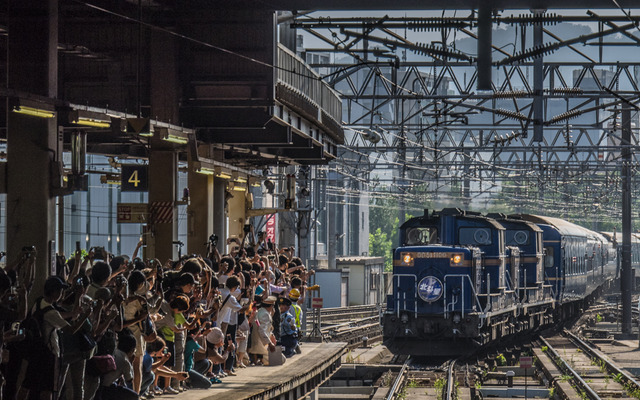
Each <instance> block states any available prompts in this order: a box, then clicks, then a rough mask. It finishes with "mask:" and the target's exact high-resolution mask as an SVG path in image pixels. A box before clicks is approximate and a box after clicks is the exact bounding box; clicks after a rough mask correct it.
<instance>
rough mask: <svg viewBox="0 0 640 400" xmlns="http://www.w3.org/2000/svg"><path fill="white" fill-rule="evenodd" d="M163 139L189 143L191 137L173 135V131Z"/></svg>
mask: <svg viewBox="0 0 640 400" xmlns="http://www.w3.org/2000/svg"><path fill="white" fill-rule="evenodd" d="M162 140H164V141H167V142H171V143H177V144H187V143H189V139H187V138H186V137H182V136H178V135H173V134H171V133H169V134H168V135H167V136H166V137H164V138H162Z"/></svg>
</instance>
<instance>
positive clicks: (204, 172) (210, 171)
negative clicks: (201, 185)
mask: <svg viewBox="0 0 640 400" xmlns="http://www.w3.org/2000/svg"><path fill="white" fill-rule="evenodd" d="M196 172H197V173H199V174H202V175H215V173H216V171H214V170H213V169H211V168H207V167H200V168H198V169H196Z"/></svg>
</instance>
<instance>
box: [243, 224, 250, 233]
mask: <svg viewBox="0 0 640 400" xmlns="http://www.w3.org/2000/svg"><path fill="white" fill-rule="evenodd" d="M242 230H243V231H244V233H249V232H251V225H249V224H246V225H245V226H244V227H243V228H242Z"/></svg>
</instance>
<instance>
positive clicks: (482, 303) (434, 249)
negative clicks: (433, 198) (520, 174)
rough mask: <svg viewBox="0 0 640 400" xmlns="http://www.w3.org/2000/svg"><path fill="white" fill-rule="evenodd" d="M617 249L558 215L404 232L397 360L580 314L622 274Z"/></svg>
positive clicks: (454, 215) (456, 219)
mask: <svg viewBox="0 0 640 400" xmlns="http://www.w3.org/2000/svg"><path fill="white" fill-rule="evenodd" d="M612 248H613V244H612V242H611V241H609V240H607V238H606V237H605V236H603V235H601V234H599V233H597V232H593V231H590V230H588V229H585V228H582V227H579V226H577V225H574V224H572V223H570V222H567V221H564V220H561V219H557V218H549V217H541V216H534V215H511V216H507V215H504V214H490V215H487V216H483V215H481V214H480V213H474V212H469V211H462V210H460V209H456V208H454V209H443V210H442V211H439V212H435V211H434V212H432V213H431V214H429V212H428V211H425V214H424V215H423V216H420V217H415V218H411V219H409V220H408V221H406V222H405V223H404V224H403V225H402V226H401V227H400V246H399V247H398V248H397V249H395V251H394V255H393V291H392V294H391V295H389V296H388V298H387V309H386V311H385V313H384V314H383V334H384V341H385V344H386V345H387V347H389V348H390V349H391V351H393V352H395V353H398V354H413V355H455V354H464V353H466V352H468V351H470V350H473V349H475V348H477V347H479V346H482V345H485V344H488V343H489V342H492V341H495V340H499V339H500V338H502V337H505V336H508V335H512V334H515V333H518V332H523V331H526V330H530V329H533V328H536V327H539V326H542V325H545V324H549V323H551V322H552V321H554V319H555V318H567V317H568V316H570V315H575V313H576V312H577V311H578V310H580V309H581V308H582V307H584V306H585V302H587V303H588V302H590V301H592V300H593V299H594V298H595V296H597V295H598V293H599V291H600V290H601V289H603V287H604V286H605V285H607V284H609V283H610V282H611V281H612V279H613V278H614V277H615V275H616V256H615V250H613V251H612Z"/></svg>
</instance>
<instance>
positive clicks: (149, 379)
mask: <svg viewBox="0 0 640 400" xmlns="http://www.w3.org/2000/svg"><path fill="white" fill-rule="evenodd" d="M155 379H156V374H154V373H153V371H149V372H143V373H142V384H141V385H140V393H144V392H146V391H147V389H149V386H151V384H152V383H153V381H154V380H155Z"/></svg>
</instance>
